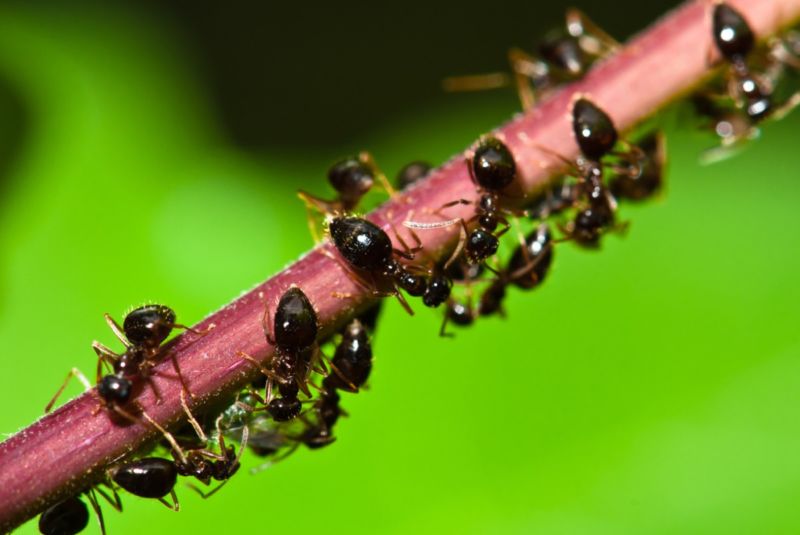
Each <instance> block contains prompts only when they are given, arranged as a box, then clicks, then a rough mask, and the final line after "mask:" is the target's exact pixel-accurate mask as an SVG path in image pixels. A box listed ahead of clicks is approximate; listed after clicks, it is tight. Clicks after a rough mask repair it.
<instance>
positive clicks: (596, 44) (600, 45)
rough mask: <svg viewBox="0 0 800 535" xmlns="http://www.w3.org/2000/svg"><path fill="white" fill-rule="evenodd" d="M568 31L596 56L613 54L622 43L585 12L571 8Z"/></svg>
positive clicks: (581, 45)
mask: <svg viewBox="0 0 800 535" xmlns="http://www.w3.org/2000/svg"><path fill="white" fill-rule="evenodd" d="M566 23H567V32H568V33H569V34H570V35H571V36H572V37H574V38H576V39H577V40H578V44H579V45H580V47H581V48H582V49H583V50H584V51H585V52H587V53H589V54H592V55H594V56H599V57H602V56H605V55H608V54H613V53H615V52H617V51H619V49H620V48H621V47H622V45H621V44H620V43H619V42H618V41H617V40H616V39H614V38H613V37H611V36H610V35H608V34H607V33H606V32H605V31H604V30H603V29H602V28H600V26H598V25H597V24H595V23H594V22H593V21H592V20H591V19H590V18H589V17H588V16H586V14H585V13H584V12H582V11H581V10H579V9H575V8H570V9H568V10H567V16H566Z"/></svg>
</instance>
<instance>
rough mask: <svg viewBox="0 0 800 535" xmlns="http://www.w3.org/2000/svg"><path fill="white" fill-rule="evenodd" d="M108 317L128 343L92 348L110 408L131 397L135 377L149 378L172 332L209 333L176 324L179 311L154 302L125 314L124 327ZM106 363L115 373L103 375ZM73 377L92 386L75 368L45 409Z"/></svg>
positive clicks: (103, 398)
mask: <svg viewBox="0 0 800 535" xmlns="http://www.w3.org/2000/svg"><path fill="white" fill-rule="evenodd" d="M105 319H106V323H108V325H109V327H110V328H111V331H112V332H113V333H114V335H115V336H116V337H117V338H118V339H119V340H120V341H121V342H122V343H123V345H124V346H125V352H124V353H122V354H118V353H115V352H114V351H112V350H111V349H109V348H108V347H106V346H105V345H103V344H101V343H100V342H93V343H92V349H94V351H95V353H97V356H98V360H97V370H96V383H97V393H98V395H99V396H100V399H101V401H102V402H103V403H104V404H105V405H106V406H108V407H110V408H118V407H120V406H122V405H125V404H126V403H127V402H128V401H129V400H130V398H131V395H132V393H133V381H134V380H135V379H138V378H139V377H142V378H145V379H148V380H149V378H150V373H151V369H152V368H153V366H154V365H155V364H156V363H157V362H158V359H159V358H160V357H161V355H162V350H163V347H162V343H163V342H164V340H166V339H167V337H168V336H169V335H170V333H171V332H172V329H176V328H177V329H185V330H187V331H190V332H193V333H195V334H200V335H203V334H206V332H207V331H203V332H201V331H197V330H195V329H192V328H191V327H187V326H185V325H180V324H178V323H175V312H173V310H172V309H171V308H169V307H167V306H164V305H156V304H150V305H144V306H141V307H138V308H136V309H134V310H132V311H131V312H129V313H128V314H127V315H126V316H125V320H124V321H123V324H122V327H120V326H119V324H117V322H116V321H114V319H113V318H112V317H111V316H110V315H108V314H105ZM172 358H173V365H174V367H175V369H176V371H177V372H178V376H179V377H180V379H181V383H182V387H183V390H184V391H188V388H187V387H186V385H185V384H183V376H182V374H181V373H180V368H179V367H178V363H177V361H176V360H175V359H174V355H173V357H172ZM104 364H105V365H110V366H111V367H112V369H113V371H114V373H113V374H111V375H106V376H102V368H103V365H104ZM73 377H77V378H78V379H79V380H80V381H81V382H82V383H83V385H84V386H85V387H86V389H87V390H88V389H90V386H89V381H88V380H87V379H86V377H85V376H84V375H83V374H82V373H80V371H78V370H77V369H76V368H73V369H72V370H71V371H70V373H69V374H68V375H67V378H66V380H65V381H64V383H63V384H62V385H61V388H59V389H58V391H57V392H56V394H55V395H54V396H53V399H51V400H50V402H49V403H48V404H47V406H46V407H45V412H49V411H50V409H52V408H53V405H54V404H55V402H56V400H57V399H58V397H59V396H60V395H61V393H62V392H63V391H64V389H65V388H66V386H67V384H68V383H69V381H70V379H72V378H73ZM156 394H158V392H156Z"/></svg>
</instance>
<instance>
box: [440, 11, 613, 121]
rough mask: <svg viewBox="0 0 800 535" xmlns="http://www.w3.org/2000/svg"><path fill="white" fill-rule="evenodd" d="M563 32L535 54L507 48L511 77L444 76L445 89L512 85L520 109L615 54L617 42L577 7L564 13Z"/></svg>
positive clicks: (549, 40) (495, 74)
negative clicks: (517, 97)
mask: <svg viewBox="0 0 800 535" xmlns="http://www.w3.org/2000/svg"><path fill="white" fill-rule="evenodd" d="M565 18H566V21H565V22H566V24H565V29H566V33H564V32H563V31H561V32H557V33H556V34H553V35H551V36H549V37H547V38H545V40H544V41H543V42H542V43H541V44H540V45H539V47H538V54H539V57H536V56H534V55H531V54H529V53H527V52H525V51H524V50H522V49H520V48H516V47H514V48H512V49H510V50H509V51H508V63H509V66H510V68H511V76H509V75H508V74H507V73H504V72H498V73H491V74H479V75H472V76H455V77H450V78H446V79H445V80H444V81H443V83H442V85H443V88H444V90H445V91H448V92H454V91H480V90H485V89H496V88H501V87H507V86H509V85H511V84H512V82H513V84H514V85H515V87H516V90H517V95H518V96H519V99H520V103H521V104H522V109H523V110H525V111H527V110H529V109H531V108H533V106H534V104H535V103H536V100H537V98H539V97H540V96H541V95H543V94H546V93H547V92H550V91H552V90H553V89H555V88H556V87H558V86H559V85H561V84H565V83H568V82H574V81H575V80H579V79H580V78H582V77H583V75H584V74H586V71H588V69H589V67H591V66H592V64H594V62H595V61H597V60H598V59H601V58H604V57H607V56H609V55H611V54H613V53H615V52H616V51H617V50H619V48H620V44H619V43H618V42H617V41H616V40H615V39H614V38H613V37H611V36H610V35H608V34H607V33H606V32H605V31H603V30H602V29H601V28H600V27H599V26H598V25H597V24H595V23H594V22H592V21H591V20H590V19H589V17H587V16H586V14H584V13H583V12H581V11H580V10H578V9H574V8H572V9H569V10H567V13H566V17H565Z"/></svg>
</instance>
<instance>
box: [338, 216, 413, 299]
mask: <svg viewBox="0 0 800 535" xmlns="http://www.w3.org/2000/svg"><path fill="white" fill-rule="evenodd" d="M328 229H329V231H330V236H331V241H332V242H333V245H334V246H335V247H336V250H337V251H338V252H339V254H340V255H341V257H342V258H343V259H344V260H345V261H346V262H347V265H348V266H349V267H350V268H353V269H355V270H357V272H355V273H353V275H352V279H353V280H354V281H356V282H357V283H359V284H360V285H361V286H365V287H367V288H369V289H370V290H371V291H372V293H373V294H374V295H377V296H381V297H384V296H388V295H394V296H395V297H397V299H398V300H399V301H400V304H401V305H403V308H405V310H406V311H407V312H408V313H409V314H412V315H413V314H414V312H413V311H412V310H411V307H410V306H409V305H408V302H407V301H406V300H405V298H404V297H403V295H402V294H401V293H400V291H399V289H403V290H405V291H406V292H408V294H409V295H411V296H413V297H421V296H422V295H424V293H425V290H426V289H427V287H428V284H427V279H426V275H427V271H426V270H425V269H424V268H422V267H419V266H414V265H410V266H407V265H404V264H402V263H400V262H399V261H398V260H397V258H396V257H400V258H403V259H405V260H414V258H415V255H416V253H418V252H419V251H421V250H422V245H421V243H419V240H418V239H417V238H416V236H415V239H417V242H418V243H417V244H416V246H415V247H413V248H410V247H408V246H407V245H406V244H405V242H403V240H402V239H400V238H399V236H398V239H400V242H401V244H402V245H403V250H401V249H396V248H394V247H393V245H392V240H391V239H390V238H389V235H388V234H386V232H384V231H383V229H381V228H380V227H378V226H377V225H375V224H374V223H372V222H370V221H367V220H366V219H361V218H358V217H352V216H335V217H333V218H332V219H331V220H330V223H329V225H328ZM359 272H362V273H365V274H367V275H369V276H370V277H371V278H372V281H373V284H372V285H369V284H368V283H366V282H365V281H363V279H362V276H361V274H360V273H359ZM375 286H377V288H375ZM382 286H383V289H382V288H381V287H382ZM387 286H388V288H387Z"/></svg>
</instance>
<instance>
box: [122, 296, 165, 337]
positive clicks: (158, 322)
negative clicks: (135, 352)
mask: <svg viewBox="0 0 800 535" xmlns="http://www.w3.org/2000/svg"><path fill="white" fill-rule="evenodd" d="M174 325H175V312H173V311H172V309H171V308H169V307H167V306H164V305H155V304H153V305H144V306H141V307H139V308H137V309H134V310H132V311H131V312H129V313H128V315H127V316H125V321H124V322H123V324H122V330H124V331H125V337H126V338H127V339H128V341H129V342H130V343H131V344H133V345H134V346H144V347H148V348H155V347H158V346H159V345H161V342H163V341H164V340H166V338H167V336H169V333H170V332H172V328H173V327H174Z"/></svg>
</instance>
